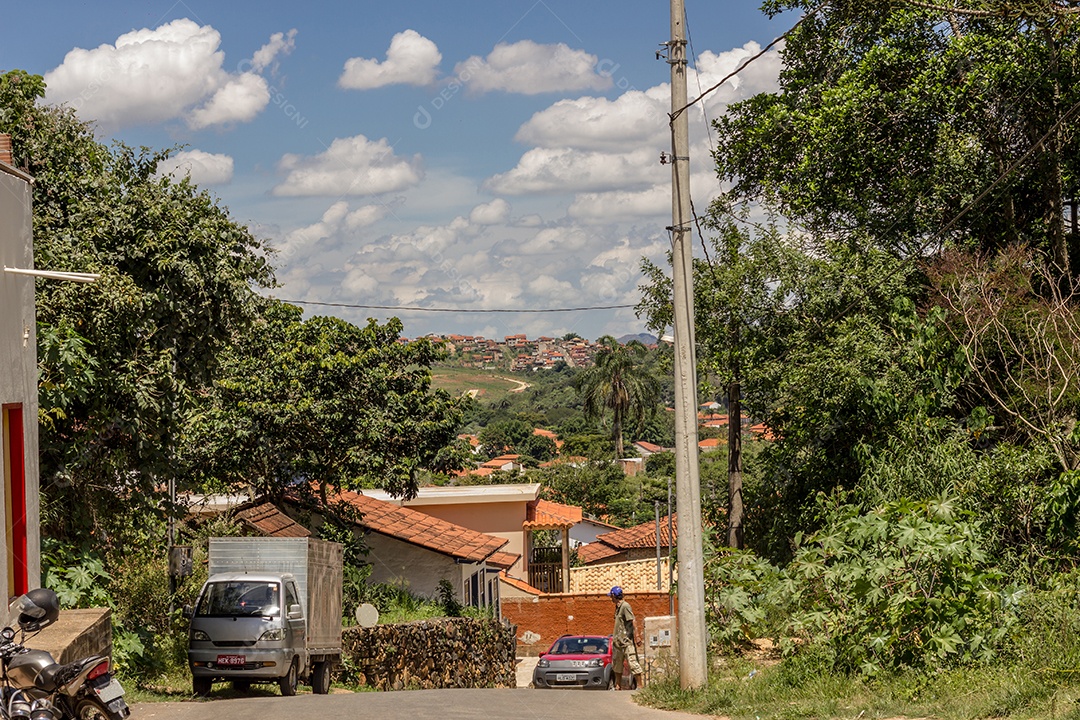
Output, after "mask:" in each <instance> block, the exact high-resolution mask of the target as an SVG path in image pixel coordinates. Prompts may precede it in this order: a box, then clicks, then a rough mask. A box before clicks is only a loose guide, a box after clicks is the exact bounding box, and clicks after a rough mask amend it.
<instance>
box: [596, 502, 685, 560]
mask: <svg viewBox="0 0 1080 720" xmlns="http://www.w3.org/2000/svg"><path fill="white" fill-rule="evenodd" d="M671 529H672V531H673V532H674V534H675V538H676V539H678V537H679V515H678V513H675V514H673V515H672V516H671ZM596 543H603V544H604V545H609V546H610V547H612V548H615V549H616V550H629V549H630V548H647V547H656V521H655V520H649V521H648V522H643V523H641V524H640V525H635V526H634V527H631V528H625V529H623V530H616V531H614V532H609V533H604V534H603V535H598V536H597V537H596V542H592V543H589V545H595V544H596ZM670 544H671V542H670V539H669V538H668V522H667V516H666V515H665V516H664V517H662V518H660V547H668V546H669V545H670ZM589 545H586V546H585V547H589ZM580 556H581V550H578V557H580Z"/></svg>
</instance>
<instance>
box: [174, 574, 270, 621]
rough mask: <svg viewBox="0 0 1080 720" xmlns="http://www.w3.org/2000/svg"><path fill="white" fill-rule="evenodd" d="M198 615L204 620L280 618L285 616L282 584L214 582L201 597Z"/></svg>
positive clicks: (196, 609) (197, 609) (196, 611)
mask: <svg viewBox="0 0 1080 720" xmlns="http://www.w3.org/2000/svg"><path fill="white" fill-rule="evenodd" d="M195 614H196V615H198V616H200V617H223V616H224V617H230V616H234V615H259V616H262V617H276V616H277V615H280V614H281V607H280V606H279V604H278V584H277V583H275V582H271V583H268V582H249V581H236V582H216V583H210V584H209V585H207V586H206V590H205V591H204V592H203V595H202V597H201V598H199V605H198V607H196V608H195Z"/></svg>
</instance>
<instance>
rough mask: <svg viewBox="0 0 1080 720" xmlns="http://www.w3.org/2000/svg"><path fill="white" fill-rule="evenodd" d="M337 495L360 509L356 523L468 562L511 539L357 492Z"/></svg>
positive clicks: (491, 552)
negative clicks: (359, 515)
mask: <svg viewBox="0 0 1080 720" xmlns="http://www.w3.org/2000/svg"><path fill="white" fill-rule="evenodd" d="M336 497H337V499H339V500H343V501H345V502H347V503H349V504H350V505H352V506H353V507H355V508H356V509H357V510H359V511H360V512H361V514H362V517H361V518H360V521H359V524H360V525H362V526H363V527H365V528H367V529H368V530H371V531H372V532H377V533H379V534H381V535H386V536H388V537H392V538H396V539H398V540H403V541H405V542H407V543H412V544H413V545H418V546H420V547H423V548H427V549H428V550H433V551H435V552H437V553H442V554H443V555H449V556H451V557H454V558H459V559H461V560H466V561H468V562H481V561H483V560H485V559H487V558H489V557H491V556H492V555H493V554H494V553H495V552H496V551H497V550H498V549H499V548H501V547H502V546H503V545H506V544H507V543H508V542H510V541H509V540H506V539H504V538H500V537H495V536H494V535H488V534H486V533H482V532H477V531H476V530H470V529H469V528H464V527H461V526H460V525H455V524H454V523H452V522H448V521H446V520H442V519H440V518H437V517H433V516H431V515H427V514H425V513H422V512H420V511H418V510H413V509H412V508H407V507H402V506H399V505H395V504H394V503H390V502H386V501H384V500H377V499H375V498H372V497H368V496H366V495H361V494H359V493H355V492H351V491H342V492H339V493H337V495H336Z"/></svg>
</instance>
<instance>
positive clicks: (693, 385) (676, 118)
mask: <svg viewBox="0 0 1080 720" xmlns="http://www.w3.org/2000/svg"><path fill="white" fill-rule="evenodd" d="M685 23H686V10H685V7H684V4H683V0H671V41H670V42H669V43H668V59H667V61H668V64H670V65H671V115H672V118H671V153H672V163H671V214H672V227H671V237H672V253H671V271H672V285H673V288H674V296H673V298H672V300H673V308H674V322H673V324H674V326H675V347H674V350H675V495H676V505H677V507H678V512H679V617H678V624H679V681H680V684H681V686H682V687H683V689H684V690H688V689H694V688H701V687H704V686H705V683H706V681H707V680H708V672H707V671H708V667H707V665H706V658H705V648H706V643H707V640H706V632H705V575H704V568H703V553H702V549H701V481H700V477H699V473H698V439H697V438H698V434H697V370H696V368H697V364H696V362H695V357H694V273H693V261H694V245H693V241H694V235H693V227H694V222H693V216H692V211H691V207H690V130H689V123H688V122H687V116H686V111H685V110H684V109H683V108H684V107H685V106H686V70H687V66H686V24H685Z"/></svg>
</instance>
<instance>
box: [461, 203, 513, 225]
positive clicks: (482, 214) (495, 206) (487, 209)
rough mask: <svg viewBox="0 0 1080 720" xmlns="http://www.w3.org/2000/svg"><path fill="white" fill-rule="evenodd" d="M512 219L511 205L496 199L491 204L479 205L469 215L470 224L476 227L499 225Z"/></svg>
mask: <svg viewBox="0 0 1080 720" xmlns="http://www.w3.org/2000/svg"><path fill="white" fill-rule="evenodd" d="M509 218H510V203H508V202H506V201H505V200H503V199H502V198H495V199H494V200H492V201H491V202H489V203H484V204H483V205H477V206H476V207H474V208H473V209H472V212H470V213H469V222H471V223H473V224H475V225H499V224H502V223H505V222H506V221H507V220H508V219H509Z"/></svg>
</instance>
